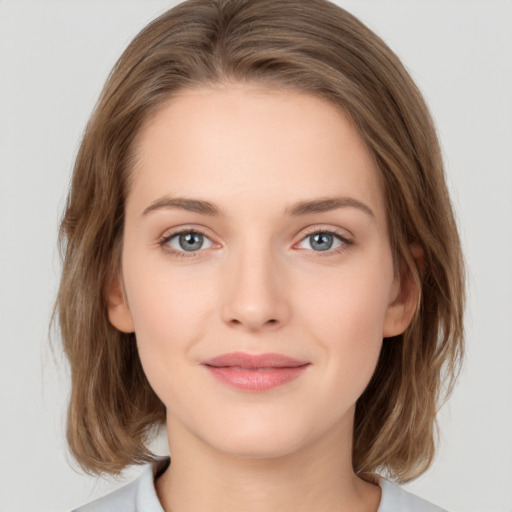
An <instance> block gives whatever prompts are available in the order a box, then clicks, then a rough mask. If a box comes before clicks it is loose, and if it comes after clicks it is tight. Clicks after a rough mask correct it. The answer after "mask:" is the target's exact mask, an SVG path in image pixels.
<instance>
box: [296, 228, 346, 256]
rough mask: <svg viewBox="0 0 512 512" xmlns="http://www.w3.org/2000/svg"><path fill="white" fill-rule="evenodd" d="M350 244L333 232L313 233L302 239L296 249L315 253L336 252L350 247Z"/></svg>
mask: <svg viewBox="0 0 512 512" xmlns="http://www.w3.org/2000/svg"><path fill="white" fill-rule="evenodd" d="M351 243H352V242H351V241H350V240H348V239H347V238H345V237H343V236H341V235H339V234H336V233H335V232H333V231H315V232H314V233H310V234H308V235H307V236H306V237H304V238H303V239H302V241H301V242H300V243H299V245H298V247H300V248H301V249H309V250H313V251H315V252H325V251H331V252H338V251H336V249H339V248H341V247H343V246H346V245H350V244H351Z"/></svg>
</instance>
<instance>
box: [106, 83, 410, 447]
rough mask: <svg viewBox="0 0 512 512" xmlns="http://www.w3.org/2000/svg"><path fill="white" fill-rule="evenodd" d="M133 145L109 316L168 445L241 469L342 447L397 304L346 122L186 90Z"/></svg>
mask: <svg viewBox="0 0 512 512" xmlns="http://www.w3.org/2000/svg"><path fill="white" fill-rule="evenodd" d="M136 149H137V155H138V158H137V161H136V164H135V167H134V169H133V182H132V183H131V188H130V190H129V194H128V198H127V202H126V217H125V226H124V241H123V251H122V277H121V281H120V282H121V286H120V287H117V286H115V285H114V286H113V287H112V290H111V291H110V297H109V316H110V320H111V322H112V323H113V325H114V326H116V327H117V328H118V329H120V330H122V331H127V332H130V331H135V333H136V338H137V344H138V349H139V353H140V358H141V361H142V364H143V367H144V371H145V372H146V375H147V377H148V379H149V382H150V384H151V386H152V387H153V389H154V391H155V392H156V393H157V395H158V396H159V397H160V399H161V400H162V402H163V403H164V404H165V406H166V408H167V419H168V430H169V436H170V438H171V439H176V438H179V437H180V436H181V437H182V438H183V437H187V438H188V439H189V440H195V441H194V442H196V441H197V442H198V443H206V444H207V445H208V446H210V447H212V448H215V449H217V450H220V451H222V452H224V453H226V454H232V455H236V456H242V457H272V456H278V455H283V454H287V453H291V452H293V451H294V450H298V449H300V448H301V447H304V446H306V445H308V444H311V443H314V442H317V441H320V440H321V439H322V438H323V437H325V436H326V435H328V434H329V435H331V434H332V433H333V432H334V433H336V435H337V436H339V437H340V436H341V437H343V436H344V438H345V439H347V438H348V437H349V436H350V435H351V431H352V422H353V412H354V407H355V402H356V400H357V399H358V397H359V396H360V395H361V393H362V392H363V390H364V389H365V387H366V385H367V384H368V382H369V380H370V378H371V376H372V374H373V372H374V369H375V366H376V363H377V359H378V356H379V351H380V349H381V344H382V339H383V337H386V336H392V335H396V334H398V333H400V332H402V331H403V330H404V329H405V327H406V326H407V324H408V322H409V320H410V316H411V315H412V309H413V306H412V305H411V304H412V302H414V300H413V299H412V298H411V293H405V292H404V287H403V286H402V287H401V286H400V282H399V278H398V277H397V276H395V274H394V271H393V261H392V256H391V250H390V242H389V238H388V230H387V225H386V214H385V202H384V197H383V193H382V189H381V185H380V182H379V177H378V176H379V175H378V171H377V169H376V166H375V164H374V162H373V160H372V158H371V157H370V155H369V153H368V151H367V149H366V147H365V145H364V143H363V141H362V139H361V137H360V136H359V135H358V133H357V131H356V130H355V128H354V126H353V125H352V124H351V123H350V122H349V121H348V119H347V118H346V117H345V116H344V115H343V114H342V113H340V112H339V111H338V110H336V109H335V108H334V107H333V106H331V105H330V104H328V103H327V102H324V101H322V100H320V99H318V98H315V97H313V96H309V95H307V94H300V93H292V92H282V91H275V90H268V89H259V88H256V87H248V86H241V85H229V86H223V87H221V86H219V87H215V88H199V89H194V90H186V91H183V92H181V93H180V94H179V95H177V96H175V97H174V98H173V99H172V100H170V101H169V102H168V103H167V104H166V105H165V106H164V107H163V108H162V109H161V110H160V111H159V112H158V113H157V114H156V116H154V117H153V118H152V119H151V120H150V121H149V122H147V123H146V125H145V126H144V128H143V130H142V131H141V133H140V134H139V137H138V139H137V147H136ZM402 284H403V283H402ZM121 290H123V292H124V293H121ZM404 297H405V298H404ZM409 303H411V304H409ZM176 442H178V441H176ZM171 449H172V447H171Z"/></svg>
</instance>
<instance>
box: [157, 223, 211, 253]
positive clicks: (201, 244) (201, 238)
mask: <svg viewBox="0 0 512 512" xmlns="http://www.w3.org/2000/svg"><path fill="white" fill-rule="evenodd" d="M161 245H162V246H166V247H167V248H169V249H171V252H173V253H180V255H183V256H185V255H186V254H183V253H194V252H198V251H199V250H201V249H209V248H210V247H212V245H213V242H212V241H211V240H210V239H209V238H208V237H207V236H206V235H204V234H203V233H200V232H198V231H194V230H190V229H188V230H183V231H178V232H177V233H172V234H171V235H168V236H166V237H165V238H164V239H163V240H162V243H161ZM190 255H192V254H190Z"/></svg>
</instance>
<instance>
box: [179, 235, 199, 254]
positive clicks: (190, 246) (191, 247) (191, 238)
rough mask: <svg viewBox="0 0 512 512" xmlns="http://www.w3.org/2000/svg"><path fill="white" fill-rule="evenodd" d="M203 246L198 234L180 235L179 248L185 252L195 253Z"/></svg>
mask: <svg viewBox="0 0 512 512" xmlns="http://www.w3.org/2000/svg"><path fill="white" fill-rule="evenodd" d="M201 245H203V235H200V234H198V233H187V234H185V235H180V246H181V248H182V249H184V250H185V251H195V250H196V249H200V248H201Z"/></svg>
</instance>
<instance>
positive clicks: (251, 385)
mask: <svg viewBox="0 0 512 512" xmlns="http://www.w3.org/2000/svg"><path fill="white" fill-rule="evenodd" d="M310 364H311V363H309V362H308V361H303V360H298V359H294V358H291V357H288V356H284V355H282V354H256V355H253V354H246V353H243V352H234V353H230V354H223V355H220V356H217V357H213V358H211V359H207V360H206V361H203V362H202V363H201V365H202V366H204V367H205V368H206V369H207V370H208V371H209V372H210V374H211V375H213V377H215V378H216V379H217V380H219V381H221V382H222V383H223V384H226V385H228V386H230V387H234V388H237V389H239V390H243V391H256V392H258V391H267V390H270V389H273V388H276V387H278V386H281V385H283V384H286V383H288V382H291V381H292V380H295V379H297V378H298V377H300V376H301V375H302V373H303V372H304V371H305V370H306V368H307V367H308V366H310Z"/></svg>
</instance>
